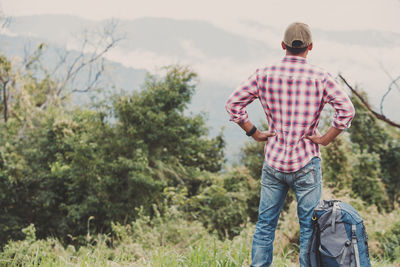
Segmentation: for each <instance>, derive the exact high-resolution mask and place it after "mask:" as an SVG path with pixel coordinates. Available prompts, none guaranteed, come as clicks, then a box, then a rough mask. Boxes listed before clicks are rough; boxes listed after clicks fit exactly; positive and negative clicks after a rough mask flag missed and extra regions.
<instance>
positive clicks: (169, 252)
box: [0, 191, 400, 267]
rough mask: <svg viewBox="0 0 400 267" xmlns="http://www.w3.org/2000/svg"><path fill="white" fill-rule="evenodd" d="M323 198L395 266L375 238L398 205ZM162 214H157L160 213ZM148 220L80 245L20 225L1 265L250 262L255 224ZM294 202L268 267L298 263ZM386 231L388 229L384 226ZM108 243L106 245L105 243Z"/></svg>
mask: <svg viewBox="0 0 400 267" xmlns="http://www.w3.org/2000/svg"><path fill="white" fill-rule="evenodd" d="M324 198H325V199H330V198H339V199H343V200H344V201H346V202H350V203H351V204H353V205H354V206H356V207H357V209H358V210H359V212H360V214H361V217H363V218H364V219H365V225H366V227H367V231H368V233H369V236H370V240H369V244H370V254H371V257H372V266H374V267H375V266H377V267H383V266H385V267H386V266H388V267H389V266H390V267H392V266H393V267H400V259H395V260H394V261H393V260H392V261H389V259H388V258H386V259H385V257H384V255H385V253H384V252H383V251H382V246H381V245H380V240H382V236H384V235H385V233H386V235H387V233H391V232H390V231H389V230H390V229H391V227H392V226H393V225H395V223H396V222H398V221H399V218H400V216H399V211H398V209H397V211H394V212H392V213H386V214H385V213H379V212H378V211H377V210H376V208H374V207H373V206H372V207H368V208H365V207H366V205H364V204H363V203H361V202H359V201H358V200H353V199H350V198H349V197H347V196H346V194H345V193H342V194H341V195H336V196H334V195H332V194H331V193H330V192H329V191H325V192H324ZM160 216H161V215H160ZM163 216H167V217H159V218H156V219H153V221H150V220H149V218H148V217H146V216H143V217H142V218H139V219H138V220H136V221H135V222H133V223H131V224H128V225H119V224H114V225H113V232H112V233H111V234H112V236H113V239H111V238H110V236H111V235H104V234H98V235H90V234H88V236H87V244H86V245H85V246H81V247H80V248H75V247H73V246H66V247H65V246H63V245H62V244H61V243H60V242H59V241H58V240H57V239H54V238H49V239H46V240H37V239H36V235H35V229H34V226H33V225H31V226H29V227H27V228H25V229H24V230H23V232H24V233H25V235H26V238H25V240H22V241H10V242H9V243H8V244H7V245H6V246H5V247H4V249H3V251H2V252H0V266H45V267H46V266H52V267H53V266H74V267H75V266H82V267H83V266H85V267H86V266H96V267H97V266H110V267H117V266H144V267H147V266H152V267H153V266H155V267H158V266H160V267H161V266H162V267H164V266H166V267H168V266H171V267H172V266H173V267H175V266H191V267H203V266H204V267H206V266H207V267H220V266H224V267H231V266H232V267H233V266H249V264H250V260H251V255H250V254H251V238H252V234H253V232H254V225H253V224H251V223H248V225H247V226H243V230H242V232H241V234H240V235H238V236H236V237H235V238H233V239H232V240H225V241H221V240H219V239H218V238H217V234H216V233H209V232H207V230H206V229H205V228H204V227H203V225H202V224H200V223H199V222H189V221H187V220H185V219H184V218H183V217H182V216H180V215H179V213H176V212H170V213H168V212H167V213H166V215H163ZM294 218H296V203H295V202H293V203H291V204H290V206H289V209H288V210H287V211H286V212H285V213H284V214H282V216H281V219H280V221H279V224H278V229H277V232H276V238H275V243H274V261H273V264H272V266H273V267H278V266H279V267H280V266H284V267H290V266H298V244H297V240H298V236H299V226H298V222H297V219H294ZM388 231H389V232H388ZM110 243H112V244H113V245H112V246H110V245H109V244H110Z"/></svg>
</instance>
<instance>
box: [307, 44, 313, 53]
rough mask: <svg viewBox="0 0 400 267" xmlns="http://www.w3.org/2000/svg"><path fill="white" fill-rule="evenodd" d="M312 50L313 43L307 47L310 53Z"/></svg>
mask: <svg viewBox="0 0 400 267" xmlns="http://www.w3.org/2000/svg"><path fill="white" fill-rule="evenodd" d="M312 48H313V43H311V44H310V45H309V46H308V50H309V51H311V50H312Z"/></svg>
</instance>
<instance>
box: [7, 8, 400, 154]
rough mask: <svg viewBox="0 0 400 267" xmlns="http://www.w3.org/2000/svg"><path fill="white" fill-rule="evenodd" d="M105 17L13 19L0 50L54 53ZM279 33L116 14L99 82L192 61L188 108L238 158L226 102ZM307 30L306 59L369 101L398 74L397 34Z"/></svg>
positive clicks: (268, 57)
mask: <svg viewBox="0 0 400 267" xmlns="http://www.w3.org/2000/svg"><path fill="white" fill-rule="evenodd" d="M110 22H111V20H104V21H97V22H96V21H90V20H86V19H82V18H79V17H75V16H69V15H37V16H23V17H16V18H14V19H13V20H12V22H11V24H10V26H9V28H8V33H7V35H1V36H0V41H1V49H2V51H4V52H5V53H6V54H7V55H19V56H21V55H23V51H24V50H23V47H24V45H25V44H26V43H28V42H29V41H30V42H33V43H35V45H37V44H38V43H39V42H46V43H47V44H48V46H49V50H52V49H53V48H54V51H56V50H60V49H61V50H64V51H65V50H73V49H78V48H79V44H80V42H81V41H80V37H81V36H82V35H81V33H82V31H83V30H86V31H87V32H92V31H100V30H101V29H102V28H103V27H104V26H105V25H108V24H109V23H110ZM281 31H282V29H278V28H276V27H274V26H273V25H263V24H260V23H258V22H253V21H242V22H239V24H238V26H237V27H234V29H233V30H232V29H227V28H223V27H222V26H216V25H214V24H212V23H209V22H206V21H198V20H174V19H169V18H141V19H135V20H119V21H118V26H117V33H118V34H121V35H123V36H124V37H125V38H124V39H123V40H122V41H121V42H120V43H119V45H118V46H117V47H116V48H115V49H113V50H112V51H110V52H109V53H107V55H106V58H107V65H109V67H108V71H107V72H106V75H105V76H104V77H103V78H104V81H103V82H104V84H107V85H109V84H112V85H113V86H115V88H125V89H127V90H128V91H130V90H137V89H139V88H140V83H141V82H142V81H143V77H144V75H145V71H146V70H148V71H151V72H153V71H154V70H157V68H158V67H161V66H164V65H168V64H183V65H189V66H191V67H192V68H193V70H194V71H195V72H197V73H198V74H199V83H198V86H197V92H196V95H195V96H194V98H193V101H192V104H191V105H190V107H189V111H188V112H189V113H190V112H193V113H198V112H206V113H207V114H208V118H209V120H208V122H209V125H210V127H211V135H215V134H216V133H218V132H219V131H220V129H221V127H225V131H224V133H225V137H226V141H227V143H228V149H227V155H228V158H229V159H230V160H232V159H233V158H237V157H236V156H237V153H238V152H239V147H240V146H241V145H242V144H243V142H244V141H245V140H246V139H247V137H246V136H245V135H244V134H243V133H242V131H241V130H240V129H239V128H238V127H237V126H236V125H234V124H233V123H231V122H229V121H228V116H227V114H226V112H225V110H224V103H225V100H226V98H227V97H228V96H229V95H230V93H231V92H232V91H233V90H234V88H235V87H236V86H237V85H239V84H240V82H241V81H243V80H245V79H246V78H247V77H248V76H249V75H250V74H251V73H252V72H253V71H254V70H255V69H256V68H257V67H260V66H263V65H265V64H269V63H271V62H275V61H278V60H280V58H281V57H282V55H283V52H282V50H281V49H280V42H281V35H282V33H281ZM312 31H313V38H314V49H313V51H312V52H311V54H310V57H309V60H310V62H311V63H314V64H316V65H319V66H323V67H324V68H326V69H327V70H329V71H330V72H331V73H332V74H333V75H336V74H337V73H339V72H340V73H342V74H343V75H344V76H345V77H346V78H347V79H348V81H349V82H350V83H351V84H353V85H358V86H359V87H360V88H363V89H364V90H366V91H367V93H368V95H369V98H370V101H371V103H372V104H373V105H375V106H379V104H380V99H381V97H382V96H383V94H384V93H385V91H386V89H387V88H388V86H389V83H390V82H391V78H390V77H389V76H390V75H391V76H392V77H397V75H399V74H400V65H399V64H398V62H399V61H400V53H399V52H400V51H399V47H400V46H399V45H400V34H397V33H392V32H381V31H369V30H364V31H354V30H348V31H327V30H323V29H312ZM7 43H8V45H6V44H7ZM32 46H34V45H32ZM52 53H53V52H51V53H50V54H49V55H48V61H46V64H49V65H50V66H51V64H54V63H53V61H54V58H55V55H56V53H55V52H54V53H53V54H52ZM399 92H400V91H397V89H394V90H393V91H392V92H391V94H390V96H391V97H388V98H386V99H387V100H386V102H385V105H384V107H385V108H384V113H385V114H390V115H388V117H390V118H392V119H393V120H397V121H400V113H399V112H398V108H397V103H396V102H397V101H396V100H397V99H399V97H400V95H399ZM249 113H250V117H251V118H252V120H253V121H254V122H259V121H261V120H263V116H264V115H263V112H262V110H261V107H260V105H259V103H257V102H255V103H253V104H252V105H251V107H250V108H249ZM264 120H265V119H264Z"/></svg>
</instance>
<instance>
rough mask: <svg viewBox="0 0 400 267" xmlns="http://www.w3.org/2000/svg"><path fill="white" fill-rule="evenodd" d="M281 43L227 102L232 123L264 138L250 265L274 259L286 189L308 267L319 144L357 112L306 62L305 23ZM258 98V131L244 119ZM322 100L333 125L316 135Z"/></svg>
mask: <svg viewBox="0 0 400 267" xmlns="http://www.w3.org/2000/svg"><path fill="white" fill-rule="evenodd" d="M281 45H282V48H283V50H286V56H285V57H284V58H283V60H282V61H281V62H279V63H277V64H275V65H271V66H268V67H264V68H260V69H257V70H256V71H255V72H254V74H253V75H251V76H250V78H249V79H248V80H247V81H245V82H244V83H243V84H242V85H241V86H239V87H238V88H237V89H236V90H235V92H233V94H232V95H231V96H230V97H229V99H228V101H227V103H226V110H227V111H228V113H229V115H230V118H231V121H233V122H236V123H238V124H239V126H240V127H241V128H242V129H243V130H244V131H245V132H246V134H247V135H248V136H252V137H253V138H254V140H256V141H258V142H264V141H266V143H265V149H264V150H265V161H264V166H263V170H262V177H261V185H262V186H261V196H260V206H259V210H258V222H257V225H256V230H255V233H254V236H253V244H252V265H251V266H254V267H256V266H269V265H270V264H271V262H272V255H273V241H274V236H275V229H276V225H277V222H278V218H279V214H280V212H281V209H282V206H283V204H284V200H285V197H286V194H287V192H288V190H289V188H293V189H294V192H295V194H296V199H297V215H298V218H299V223H300V266H309V261H308V257H307V245H308V241H309V239H310V237H311V234H312V220H311V217H312V212H313V210H314V208H315V207H316V205H317V204H318V202H319V200H320V198H321V187H322V185H321V178H322V177H321V176H322V174H321V166H320V161H321V159H320V157H321V156H320V151H319V145H323V146H326V145H328V144H329V143H330V142H332V140H333V139H334V138H335V137H336V136H338V135H339V134H340V133H341V132H342V130H344V129H346V128H348V127H350V124H351V121H352V119H353V117H354V112H355V111H354V107H353V104H352V103H351V101H350V99H349V97H348V96H347V94H346V93H345V92H344V90H343V88H342V87H341V86H340V85H339V84H338V83H337V82H336V81H335V80H334V79H333V77H332V76H331V75H330V74H329V73H327V72H326V71H324V70H322V69H320V68H318V67H316V66H313V65H311V64H309V63H308V62H307V60H306V58H307V55H308V52H309V51H311V49H312V48H313V43H312V37H311V31H310V29H309V27H308V26H307V25H306V24H303V23H292V24H291V25H289V26H288V28H287V29H286V31H285V34H284V39H283V42H282V44H281ZM256 98H258V99H259V101H260V102H261V104H262V107H263V108H264V111H265V115H266V118H267V121H268V126H269V130H268V131H259V130H258V129H257V128H256V127H255V126H254V125H253V123H251V122H250V120H249V119H248V115H247V111H246V106H247V105H248V104H250V103H251V102H252V101H253V100H255V99H256ZM326 103H329V104H330V105H332V106H333V108H334V109H335V111H336V113H335V115H334V117H333V121H332V126H331V127H330V128H329V130H328V131H327V132H326V133H325V134H324V135H320V134H319V132H318V130H317V127H318V123H319V120H320V115H321V111H322V109H323V108H324V105H325V104H326Z"/></svg>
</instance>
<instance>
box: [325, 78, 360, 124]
mask: <svg viewBox="0 0 400 267" xmlns="http://www.w3.org/2000/svg"><path fill="white" fill-rule="evenodd" d="M324 95H325V102H326V103H329V104H330V105H331V106H332V107H333V108H334V109H335V114H334V115H333V120H332V126H333V127H335V128H337V129H340V130H344V129H347V128H349V127H350V125H351V122H352V120H353V118H354V115H355V109H354V106H353V103H352V102H351V100H350V98H349V96H348V95H347V94H346V92H345V91H344V89H343V87H342V86H341V85H340V84H339V83H338V82H337V81H336V80H335V79H334V78H333V77H332V76H331V75H329V74H328V75H327V77H326V78H325V92H324Z"/></svg>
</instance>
